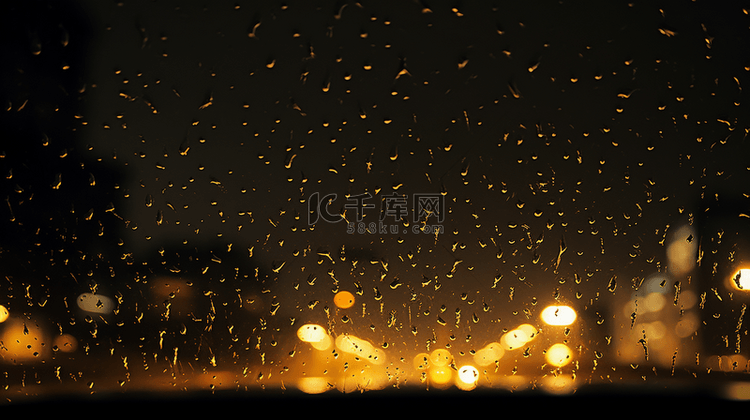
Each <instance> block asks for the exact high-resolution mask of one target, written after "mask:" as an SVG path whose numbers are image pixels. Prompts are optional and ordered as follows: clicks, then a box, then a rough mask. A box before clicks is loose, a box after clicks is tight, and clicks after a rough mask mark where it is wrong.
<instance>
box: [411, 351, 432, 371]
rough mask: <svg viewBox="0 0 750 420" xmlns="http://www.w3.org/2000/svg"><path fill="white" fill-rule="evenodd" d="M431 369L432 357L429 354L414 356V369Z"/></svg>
mask: <svg viewBox="0 0 750 420" xmlns="http://www.w3.org/2000/svg"><path fill="white" fill-rule="evenodd" d="M429 368H430V355H429V354H427V353H419V354H418V355H416V356H414V369H417V370H427V369H429Z"/></svg>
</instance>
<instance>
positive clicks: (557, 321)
mask: <svg viewBox="0 0 750 420" xmlns="http://www.w3.org/2000/svg"><path fill="white" fill-rule="evenodd" d="M575 320H576V311H575V310H574V309H573V308H571V307H570V306H565V305H552V306H548V307H546V308H544V310H543V311H542V321H544V323H545V324H547V325H556V326H567V325H570V324H572V323H573V322H575Z"/></svg>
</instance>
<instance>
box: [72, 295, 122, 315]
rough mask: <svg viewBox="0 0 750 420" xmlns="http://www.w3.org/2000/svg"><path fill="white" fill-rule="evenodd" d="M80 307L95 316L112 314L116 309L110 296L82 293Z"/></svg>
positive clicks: (79, 298) (79, 300)
mask: <svg viewBox="0 0 750 420" xmlns="http://www.w3.org/2000/svg"><path fill="white" fill-rule="evenodd" d="M78 307H79V308H81V309H82V310H84V311H86V312H91V313H95V314H111V313H112V311H114V309H115V302H114V300H112V298H110V297H108V296H104V295H98V294H94V293H82V294H81V295H80V296H78Z"/></svg>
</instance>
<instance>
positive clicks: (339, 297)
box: [333, 290, 354, 309]
mask: <svg viewBox="0 0 750 420" xmlns="http://www.w3.org/2000/svg"><path fill="white" fill-rule="evenodd" d="M333 303H334V305H336V306H337V307H339V308H341V309H349V308H351V307H352V306H354V295H353V294H352V293H351V292H347V291H346V290H343V291H341V292H338V293H336V295H335V296H334V297H333Z"/></svg>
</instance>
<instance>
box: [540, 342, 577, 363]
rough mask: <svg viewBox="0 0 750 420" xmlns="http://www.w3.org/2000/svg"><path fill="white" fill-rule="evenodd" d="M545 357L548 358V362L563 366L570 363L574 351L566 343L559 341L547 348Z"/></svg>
mask: <svg viewBox="0 0 750 420" xmlns="http://www.w3.org/2000/svg"><path fill="white" fill-rule="evenodd" d="M545 358H546V359H547V363H549V364H551V365H552V366H556V367H562V366H565V365H567V364H568V363H570V361H571V360H572V358H573V352H572V351H571V350H570V347H568V346H566V345H565V344H560V343H557V344H553V345H552V347H550V348H549V349H547V352H546V354H545Z"/></svg>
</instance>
